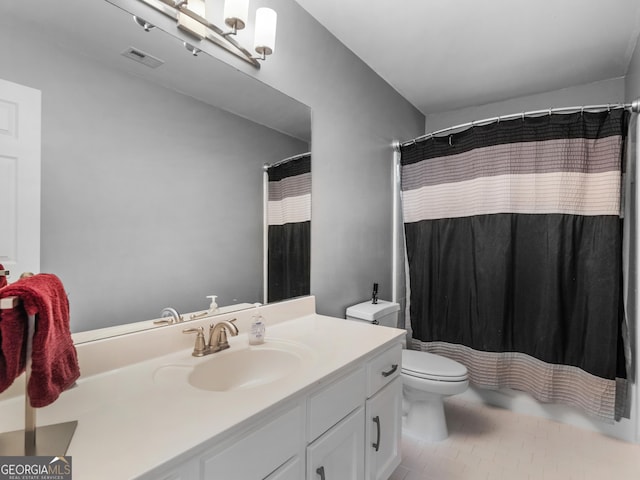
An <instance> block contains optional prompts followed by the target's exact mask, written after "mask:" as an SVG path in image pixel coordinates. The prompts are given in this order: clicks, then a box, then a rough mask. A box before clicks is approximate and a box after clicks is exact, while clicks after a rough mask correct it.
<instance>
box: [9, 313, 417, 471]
mask: <svg viewBox="0 0 640 480" xmlns="http://www.w3.org/2000/svg"><path fill="white" fill-rule="evenodd" d="M241 331H242V330H241ZM245 331H246V330H245ZM404 333H405V332H404V331H403V330H397V329H392V328H386V327H380V326H370V325H367V324H364V323H360V322H352V321H346V320H343V319H338V318H332V317H326V316H322V315H317V314H310V315H306V316H302V317H299V318H296V319H292V320H287V321H284V322H282V323H277V324H275V325H269V322H268V321H267V335H266V342H265V345H264V347H261V346H255V347H253V346H249V345H248V339H247V335H246V333H245V334H242V333H241V334H240V335H238V336H237V337H232V338H229V343H230V345H231V348H230V349H228V350H225V351H223V352H219V353H215V354H212V355H209V356H206V357H202V358H196V357H193V356H191V350H192V347H190V348H187V349H181V350H179V351H174V352H172V353H168V354H165V355H162V356H158V357H155V358H150V359H147V360H144V361H140V362H137V363H134V364H131V365H128V366H123V367H121V368H115V369H112V370H108V371H106V372H102V373H97V374H94V375H89V376H86V377H85V376H83V377H81V378H80V380H78V382H77V387H76V388H72V389H70V390H68V391H67V392H65V393H63V394H62V395H61V396H60V398H59V399H58V400H57V401H56V402H55V403H54V404H52V405H50V406H48V407H45V408H42V409H38V423H37V424H38V425H48V424H52V423H59V422H66V421H71V420H77V421H78V426H77V429H76V432H75V435H74V437H73V439H72V441H71V445H70V446H69V450H68V452H67V455H71V456H72V457H73V477H74V479H77V480H85V479H87V480H99V479H102V478H104V479H109V480H114V479H129V478H134V477H136V476H138V475H141V474H143V473H145V472H148V471H149V470H151V469H153V468H155V467H157V466H159V465H161V464H163V463H165V462H166V461H168V460H170V459H171V458H173V457H176V456H178V455H180V454H186V453H188V452H189V450H191V449H193V448H196V447H198V446H199V445H201V444H202V443H204V442H211V441H217V440H221V439H224V438H226V437H227V435H228V434H230V433H232V431H233V429H234V428H235V427H239V426H242V425H244V424H246V423H247V422H250V421H251V420H252V417H254V416H256V415H258V414H260V413H263V412H264V411H265V410H268V409H270V408H274V407H276V406H277V405H278V404H280V403H281V402H283V401H285V400H286V399H288V398H292V397H293V396H295V395H298V394H303V393H304V392H305V391H306V390H308V389H310V388H312V387H314V386H316V385H318V384H319V383H321V382H322V381H323V380H327V379H329V378H331V377H333V374H335V373H337V372H340V371H342V370H344V369H347V368H348V367H349V365H350V364H351V363H353V362H354V361H356V360H358V359H361V358H363V357H365V356H368V355H370V354H375V353H378V352H379V351H382V350H383V349H385V348H387V346H389V345H391V344H393V343H395V342H398V341H399V339H400V337H403V336H404ZM176 334H177V335H179V333H178V332H176ZM190 338H191V339H192V340H193V337H190ZM278 342H294V343H296V344H299V345H302V346H303V348H305V349H308V350H309V351H310V352H312V354H311V355H308V356H307V357H306V360H305V361H304V362H303V363H302V364H301V366H300V368H298V369H297V370H295V371H294V372H293V373H291V374H289V375H288V376H285V377H284V378H281V379H279V380H276V381H274V382H272V383H269V384H266V385H262V386H256V387H253V388H250V389H245V390H236V391H231V392H212V391H204V390H200V389H197V388H195V387H193V386H191V385H190V384H189V383H188V382H187V380H186V376H187V374H185V373H184V372H185V371H188V369H186V368H184V366H192V365H196V364H198V363H200V362H205V361H209V360H211V359H213V358H216V356H223V355H226V354H229V353H231V352H234V351H236V350H239V349H243V348H265V347H267V348H268V347H269V345H273V344H277V343H278ZM112 354H113V355H114V356H117V355H118V351H113V352H112ZM217 358H219V357H217ZM168 366H182V367H179V368H173V367H168ZM162 367H164V368H162ZM81 369H82V363H81ZM23 421H24V418H23V398H22V397H14V398H8V399H6V400H3V401H0V432H7V431H12V430H19V429H22V428H23V427H24V425H23ZM212 439H213V440H212Z"/></svg>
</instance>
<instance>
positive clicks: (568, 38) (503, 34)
mask: <svg viewBox="0 0 640 480" xmlns="http://www.w3.org/2000/svg"><path fill="white" fill-rule="evenodd" d="M296 1H297V2H298V3H299V4H300V5H301V6H302V7H303V8H304V9H305V10H307V12H309V13H310V14H311V15H312V16H313V17H315V18H316V19H317V20H318V21H319V22H320V23H321V24H323V25H324V26H325V27H326V28H327V29H328V30H329V31H330V32H331V33H333V35H335V36H336V37H337V38H338V39H339V40H340V41H341V42H342V43H344V44H345V45H346V46H347V47H348V48H349V49H351V50H352V51H353V52H354V53H355V54H356V55H357V56H359V57H360V58H361V59H362V60H363V61H364V62H365V63H367V64H368V65H369V66H370V67H371V68H372V69H373V70H375V71H376V72H377V73H378V74H379V75H380V76H381V77H382V78H383V79H385V80H386V81H387V82H388V83H389V84H391V85H392V86H393V87H394V88H395V89H396V90H397V91H398V92H399V93H400V94H401V95H403V96H404V97H405V98H406V99H407V100H409V101H410V102H411V103H412V104H413V105H415V106H416V107H417V108H418V109H419V110H420V111H422V112H423V113H425V114H428V113H434V112H439V111H447V110H454V109H458V108H463V107H468V106H473V105H482V104H486V103H491V102H495V101H500V100H506V99H509V98H514V97H519V96H525V95H531V94H535V93H541V92H546V91H551V90H556V89H560V88H565V87H569V86H574V85H580V84H587V83H591V82H595V81H599V80H604V79H609V78H616V77H621V76H624V75H625V74H626V72H627V69H628V66H629V61H630V59H631V56H632V54H633V50H634V48H635V46H636V42H637V39H638V35H639V33H640V1H638V0H537V1H536V0H484V1H483V0H394V1H381V0H296Z"/></svg>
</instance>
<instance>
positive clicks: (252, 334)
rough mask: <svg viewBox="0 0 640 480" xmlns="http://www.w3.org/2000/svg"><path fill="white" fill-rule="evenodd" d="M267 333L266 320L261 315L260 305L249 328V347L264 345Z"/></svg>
mask: <svg viewBox="0 0 640 480" xmlns="http://www.w3.org/2000/svg"><path fill="white" fill-rule="evenodd" d="M265 331H266V327H265V324H264V318H262V315H260V312H259V311H258V305H256V313H255V315H253V317H252V319H251V327H250V328H249V345H260V344H261V343H264V334H265Z"/></svg>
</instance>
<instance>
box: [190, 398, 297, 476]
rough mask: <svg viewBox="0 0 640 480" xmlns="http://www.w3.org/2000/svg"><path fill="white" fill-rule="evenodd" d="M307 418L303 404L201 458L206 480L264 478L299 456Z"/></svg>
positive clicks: (203, 474)
mask: <svg viewBox="0 0 640 480" xmlns="http://www.w3.org/2000/svg"><path fill="white" fill-rule="evenodd" d="M303 419H304V415H303V409H302V406H301V405H300V404H297V405H295V406H293V408H291V410H289V411H288V412H286V413H284V414H282V415H280V416H278V417H276V418H275V419H273V420H271V421H270V422H269V423H267V424H266V425H263V426H261V427H258V428H257V429H256V430H254V431H252V432H251V433H249V434H247V435H246V436H243V437H241V438H240V440H238V441H237V442H235V443H233V444H231V445H230V446H229V447H227V448H225V449H224V450H222V451H220V450H219V449H216V450H215V451H213V452H211V453H210V454H205V455H203V457H202V478H203V479H205V480H208V479H211V480H219V479H224V480H247V479H250V478H251V479H254V478H255V479H258V478H265V477H267V476H268V475H269V474H270V473H271V472H273V471H275V470H276V469H277V468H278V467H279V466H280V465H282V464H284V463H285V462H286V461H287V460H289V459H290V458H292V457H294V456H295V455H297V454H298V453H299V452H300V448H301V447H300V445H302V444H303V442H304V439H303V436H302V432H303V429H304V420H303Z"/></svg>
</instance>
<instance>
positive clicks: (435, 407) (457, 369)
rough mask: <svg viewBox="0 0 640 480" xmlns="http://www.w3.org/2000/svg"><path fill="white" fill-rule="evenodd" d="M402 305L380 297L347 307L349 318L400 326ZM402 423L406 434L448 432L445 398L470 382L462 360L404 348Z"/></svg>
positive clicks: (429, 437)
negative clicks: (374, 301)
mask: <svg viewBox="0 0 640 480" xmlns="http://www.w3.org/2000/svg"><path fill="white" fill-rule="evenodd" d="M399 310H400V305H398V304H397V303H394V302H387V301H384V300H378V303H376V304H373V303H371V301H367V302H362V303H359V304H357V305H353V306H351V307H349V308H347V312H346V318H347V320H356V321H360V322H368V323H371V324H374V325H382V326H386V327H397V325H398V311H399ZM401 377H402V392H403V410H404V413H403V415H404V416H403V419H402V421H403V424H402V429H403V432H404V433H405V434H408V435H410V436H412V437H414V438H417V439H420V440H425V441H430V442H434V441H440V440H444V439H446V438H447V437H448V436H449V431H448V429H447V421H446V419H445V415H444V404H443V400H444V398H445V397H448V396H450V395H457V394H459V393H463V392H464V391H465V390H466V389H467V387H468V386H469V380H468V378H467V368H466V367H465V366H464V365H462V364H461V363H458V362H456V361H455V360H451V359H449V358H446V357H442V356H440V355H435V354H433V353H428V352H422V351H418V350H406V349H405V350H402V370H401Z"/></svg>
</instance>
